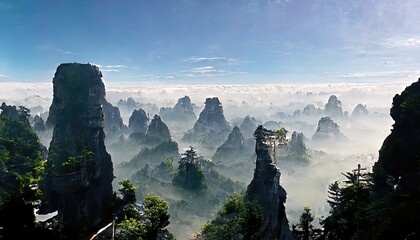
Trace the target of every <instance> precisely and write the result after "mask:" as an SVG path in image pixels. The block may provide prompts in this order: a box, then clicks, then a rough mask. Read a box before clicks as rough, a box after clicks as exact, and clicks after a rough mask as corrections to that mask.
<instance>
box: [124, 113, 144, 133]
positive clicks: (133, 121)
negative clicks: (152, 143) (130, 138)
mask: <svg viewBox="0 0 420 240" xmlns="http://www.w3.org/2000/svg"><path fill="white" fill-rule="evenodd" d="M148 124H149V118H148V117H147V115H146V112H145V111H144V110H143V109H141V108H139V109H138V110H134V111H133V113H132V114H131V117H130V119H129V120H128V127H129V128H130V130H131V131H132V132H133V133H142V134H146V131H147V127H148Z"/></svg>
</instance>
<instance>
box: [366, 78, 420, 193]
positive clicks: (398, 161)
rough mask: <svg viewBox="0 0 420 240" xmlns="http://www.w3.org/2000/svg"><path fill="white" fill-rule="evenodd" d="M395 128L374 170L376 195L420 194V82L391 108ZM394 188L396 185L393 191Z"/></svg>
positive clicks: (396, 100)
mask: <svg viewBox="0 0 420 240" xmlns="http://www.w3.org/2000/svg"><path fill="white" fill-rule="evenodd" d="M391 117H392V119H394V121H395V124H394V128H393V129H392V132H391V134H390V135H389V136H388V137H387V138H386V139H385V141H384V143H383V145H382V148H381V150H380V151H379V159H378V162H376V163H375V166H374V182H375V188H376V192H377V193H378V194H379V195H381V194H383V193H386V192H392V191H393V188H398V189H399V190H400V191H402V192H415V191H416V190H417V191H418V187H419V182H420V160H419V158H420V81H417V82H415V83H413V84H412V85H411V86H409V87H407V88H406V89H405V90H404V91H403V92H402V93H401V94H400V95H399V94H397V95H395V97H394V99H393V103H392V108H391ZM390 185H394V186H393V187H391V186H390Z"/></svg>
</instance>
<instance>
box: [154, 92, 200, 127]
mask: <svg viewBox="0 0 420 240" xmlns="http://www.w3.org/2000/svg"><path fill="white" fill-rule="evenodd" d="M159 115H160V116H161V117H162V119H163V120H164V121H166V122H182V121H187V122H191V121H195V120H197V115H196V114H195V112H194V105H193V104H192V103H191V99H190V97H188V96H184V97H182V98H180V99H178V102H177V103H176V104H175V106H174V107H173V108H171V107H167V108H161V109H160V112H159Z"/></svg>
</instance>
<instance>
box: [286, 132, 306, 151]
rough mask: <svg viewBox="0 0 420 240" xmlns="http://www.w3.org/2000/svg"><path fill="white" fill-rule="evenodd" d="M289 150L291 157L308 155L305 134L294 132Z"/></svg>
mask: <svg viewBox="0 0 420 240" xmlns="http://www.w3.org/2000/svg"><path fill="white" fill-rule="evenodd" d="M288 150H289V154H290V155H304V154H306V145H305V136H304V135H303V133H302V132H301V133H298V132H293V133H292V138H291V139H290V141H289V143H288Z"/></svg>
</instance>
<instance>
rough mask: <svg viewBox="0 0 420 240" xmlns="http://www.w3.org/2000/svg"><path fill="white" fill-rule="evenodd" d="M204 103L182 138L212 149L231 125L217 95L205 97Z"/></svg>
mask: <svg viewBox="0 0 420 240" xmlns="http://www.w3.org/2000/svg"><path fill="white" fill-rule="evenodd" d="M205 104H206V106H205V108H204V110H203V111H202V112H201V113H200V117H199V118H198V120H197V121H196V122H195V124H194V127H193V129H192V130H190V131H188V132H187V133H186V134H185V135H184V137H183V140H184V141H186V142H190V143H199V144H202V145H203V146H205V147H207V148H209V149H214V148H215V147H216V146H220V145H221V144H222V143H223V142H224V141H225V140H226V138H227V136H228V134H229V132H230V131H231V127H230V125H229V123H228V122H227V121H226V119H225V116H224V115H223V107H222V104H221V103H220V101H219V99H218V98H217V97H214V98H207V99H206V102H205Z"/></svg>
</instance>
